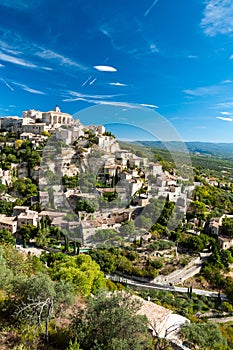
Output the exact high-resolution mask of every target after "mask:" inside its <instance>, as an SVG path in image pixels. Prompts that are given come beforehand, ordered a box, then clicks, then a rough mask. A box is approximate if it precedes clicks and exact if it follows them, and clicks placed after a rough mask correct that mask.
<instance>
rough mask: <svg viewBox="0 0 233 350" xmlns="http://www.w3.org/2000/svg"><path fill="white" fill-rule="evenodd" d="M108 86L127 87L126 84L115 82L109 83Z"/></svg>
mask: <svg viewBox="0 0 233 350" xmlns="http://www.w3.org/2000/svg"><path fill="white" fill-rule="evenodd" d="M109 85H113V86H127V85H126V84H123V83H119V82H116V83H109Z"/></svg>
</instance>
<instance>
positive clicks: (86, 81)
mask: <svg viewBox="0 0 233 350" xmlns="http://www.w3.org/2000/svg"><path fill="white" fill-rule="evenodd" d="M91 78H92V76H90V77H89V78H88V79H87V80H85V81H84V83H82V86H85V85H86V84H87V83H88V82H89V80H90V79H91Z"/></svg>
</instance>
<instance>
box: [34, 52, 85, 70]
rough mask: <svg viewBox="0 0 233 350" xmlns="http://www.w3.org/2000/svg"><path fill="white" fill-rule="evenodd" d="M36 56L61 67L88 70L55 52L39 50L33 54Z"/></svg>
mask: <svg viewBox="0 0 233 350" xmlns="http://www.w3.org/2000/svg"><path fill="white" fill-rule="evenodd" d="M35 55H36V56H38V57H41V58H44V59H46V60H52V61H56V62H57V63H58V64H59V65H61V66H71V67H76V68H78V69H80V70H84V71H85V70H87V69H88V68H87V67H86V66H84V65H83V64H81V63H79V62H76V61H73V60H71V59H70V58H68V57H66V56H64V55H61V54H59V53H57V52H55V51H52V50H47V49H41V50H38V51H37V52H36V53H35Z"/></svg>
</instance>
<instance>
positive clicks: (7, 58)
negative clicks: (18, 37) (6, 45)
mask: <svg viewBox="0 0 233 350" xmlns="http://www.w3.org/2000/svg"><path fill="white" fill-rule="evenodd" d="M0 60H1V61H5V62H10V63H13V64H17V65H19V66H23V67H29V68H36V67H37V66H36V65H35V64H33V63H31V62H29V61H26V60H24V59H23V58H19V57H14V56H10V55H6V54H5V53H3V52H1V51H0Z"/></svg>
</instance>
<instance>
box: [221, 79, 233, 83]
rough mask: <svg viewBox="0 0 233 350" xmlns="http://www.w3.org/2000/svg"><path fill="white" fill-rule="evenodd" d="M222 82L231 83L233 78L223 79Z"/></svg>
mask: <svg viewBox="0 0 233 350" xmlns="http://www.w3.org/2000/svg"><path fill="white" fill-rule="evenodd" d="M221 83H222V84H230V83H233V80H230V79H226V80H223V81H222V82H221Z"/></svg>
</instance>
